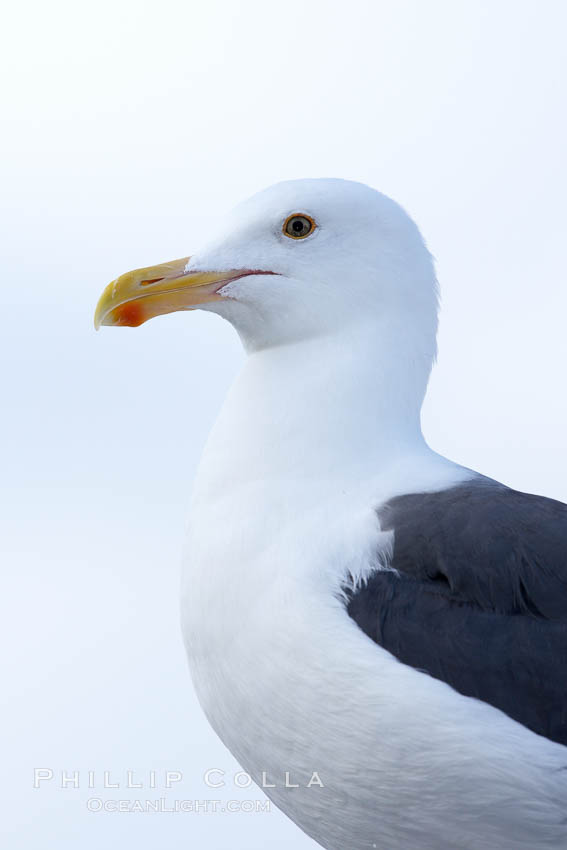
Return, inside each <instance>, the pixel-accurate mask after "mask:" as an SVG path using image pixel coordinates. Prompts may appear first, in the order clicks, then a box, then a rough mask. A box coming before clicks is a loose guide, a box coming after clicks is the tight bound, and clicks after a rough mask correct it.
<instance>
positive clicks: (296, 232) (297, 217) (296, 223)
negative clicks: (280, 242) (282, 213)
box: [282, 213, 316, 239]
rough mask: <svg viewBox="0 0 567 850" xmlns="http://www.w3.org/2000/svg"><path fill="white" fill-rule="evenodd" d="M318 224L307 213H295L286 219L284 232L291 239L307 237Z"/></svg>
mask: <svg viewBox="0 0 567 850" xmlns="http://www.w3.org/2000/svg"><path fill="white" fill-rule="evenodd" d="M315 227H316V224H315V222H314V221H313V219H312V218H311V216H310V215H307V214H306V213H293V215H289V216H288V217H287V218H286V220H285V221H284V226H283V228H282V230H283V232H284V234H285V235H286V236H289V237H290V238H291V239H305V237H306V236H309V234H310V233H312V232H313V231H314V230H315Z"/></svg>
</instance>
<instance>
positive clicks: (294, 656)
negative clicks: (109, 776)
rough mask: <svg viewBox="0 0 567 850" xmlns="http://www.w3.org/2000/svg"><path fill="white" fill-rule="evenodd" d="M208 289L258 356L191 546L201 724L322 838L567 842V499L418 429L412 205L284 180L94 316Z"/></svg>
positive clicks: (429, 287) (205, 486)
mask: <svg viewBox="0 0 567 850" xmlns="http://www.w3.org/2000/svg"><path fill="white" fill-rule="evenodd" d="M195 307H198V308H200V309H204V310H209V311H212V312H215V313H218V314H219V315H220V316H222V317H224V318H225V319H227V320H228V321H229V322H231V323H232V325H233V326H234V328H235V329H236V331H237V332H238V334H239V335H240V338H241V340H242V343H243V346H244V349H245V351H246V354H247V357H246V360H245V363H244V367H243V368H242V370H241V372H240V374H239V375H238V377H237V378H236V381H235V382H234V385H233V386H232V388H231V390H230V392H229V394H228V397H227V399H226V401H225V403H224V406H223V408H222V411H221V413H220V416H219V418H218V420H217V422H216V424H215V426H214V428H213V430H212V433H211V435H210V437H209V439H208V442H207V444H206V447H205V450H204V452H203V457H202V461H201V464H200V468H199V471H198V474H197V477H196V481H195V484H194V490H193V496H192V503H191V509H190V518H189V526H188V539H187V549H186V556H185V558H184V562H185V563H184V581H183V590H182V623H183V633H184V638H185V642H186V646H187V651H188V656H189V660H190V666H191V671H192V676H193V681H194V684H195V688H196V691H197V694H198V697H199V700H200V702H201V705H202V707H203V709H204V711H205V713H206V715H207V717H208V719H209V721H210V723H211V724H212V726H213V728H214V729H215V730H216V732H217V733H218V735H219V736H220V738H221V739H222V740H223V741H224V743H225V744H226V745H227V747H228V748H229V749H230V750H231V751H232V752H233V754H234V755H235V756H236V758H237V759H238V761H239V762H240V763H241V765H242V767H243V768H244V770H245V771H246V772H247V773H249V774H250V776H252V778H253V779H254V780H255V781H256V782H257V783H258V784H259V785H260V786H261V787H263V788H264V790H265V792H266V794H267V795H268V797H270V798H271V800H273V801H274V803H275V804H276V805H277V806H279V808H280V809H282V810H283V811H284V812H285V813H286V814H287V815H288V816H289V817H290V818H291V819H292V820H293V821H295V823H296V824H298V825H299V827H301V829H303V830H304V831H305V833H307V834H308V835H310V836H311V837H312V838H313V839H314V840H315V841H316V842H318V843H319V844H320V845H321V846H322V847H325V848H328V850H346V848H349V850H368V848H384V850H386V848H387V850H402V848H404V850H405V848H410V847H411V848H421V850H449V848H451V850H454V849H455V848H459V850H464V848H469V849H470V850H473V848H474V850H481V848H482V850H488V848H490V850H522V849H523V850H528V848H529V850H538V849H539V848H554V850H559V848H563V850H564V848H565V847H566V846H567V506H566V505H564V504H562V503H560V502H557V501H554V500H552V499H547V498H542V497H539V496H533V495H528V494H526V493H520V492H517V491H515V490H513V489H510V488H509V487H507V486H504V485H503V484H500V483H498V482H496V481H494V480H492V479H490V478H487V477H484V476H483V475H480V474H478V473H476V472H474V471H472V470H470V469H467V468H465V467H463V466H460V465H458V464H456V463H453V462H451V461H450V460H447V459H446V458H444V457H441V456H440V455H439V454H437V453H435V452H434V451H433V450H432V449H431V448H429V446H428V445H427V443H426V442H425V440H424V437H423V436H422V432H421V426H420V408H421V405H422V401H423V397H424V394H425V390H426V385H427V382H428V377H429V373H430V370H431V366H432V363H433V361H434V357H435V353H436V330H437V284H436V278H435V272H434V267H433V262H432V258H431V256H430V254H429V252H428V251H427V248H426V247H425V244H424V242H423V239H422V237H421V235H420V233H419V231H418V229H417V227H416V225H415V224H414V223H413V221H412V220H411V219H410V218H409V217H408V215H407V214H406V213H405V212H404V210H402V209H401V207H400V206H398V205H397V204H396V203H395V202H394V201H392V200H390V199H389V198H387V197H386V196H384V195H382V194H380V193H379V192H376V191H375V190H373V189H371V188H369V187H367V186H364V185H362V184H359V183H354V182H350V181H345V180H335V179H333V180H331V179H329V180H327V179H316V180H294V181H289V182H284V183H280V184H278V185H276V186H272V187H270V188H269V189H267V190H265V191H263V192H260V193H259V194H257V195H255V196H254V197H252V198H251V199H250V200H248V201H246V202H245V203H244V204H242V205H240V206H239V207H237V209H236V210H235V211H234V213H233V214H232V215H231V216H230V217H229V219H228V222H227V223H225V224H224V225H223V226H222V227H221V228H220V229H219V230H218V232H216V233H215V234H214V236H212V238H211V240H210V242H209V243H208V244H207V246H206V247H204V248H203V250H201V251H200V252H199V253H197V254H194V255H193V256H191V257H185V258H183V259H181V260H176V261H174V262H171V263H165V264H163V265H159V266H154V267H150V268H144V269H138V270H136V271H134V272H130V273H128V274H125V275H123V276H122V277H119V278H118V279H117V280H115V281H114V282H113V283H111V284H110V285H109V286H108V287H107V289H106V290H105V292H104V293H103V295H102V297H101V299H100V301H99V304H98V307H97V311H96V318H95V322H96V325H97V327H98V326H99V325H101V324H104V325H131V326H137V325H140V324H142V323H143V322H144V321H146V320H147V319H149V318H151V317H153V316H157V315H160V314H164V313H169V312H172V311H174V310H188V309H194V308H195Z"/></svg>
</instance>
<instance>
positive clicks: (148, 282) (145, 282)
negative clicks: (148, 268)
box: [140, 277, 163, 286]
mask: <svg viewBox="0 0 567 850" xmlns="http://www.w3.org/2000/svg"><path fill="white" fill-rule="evenodd" d="M160 280H163V277H154V278H151V280H141V281H140V286H148V284H150V283H158V282H159V281H160Z"/></svg>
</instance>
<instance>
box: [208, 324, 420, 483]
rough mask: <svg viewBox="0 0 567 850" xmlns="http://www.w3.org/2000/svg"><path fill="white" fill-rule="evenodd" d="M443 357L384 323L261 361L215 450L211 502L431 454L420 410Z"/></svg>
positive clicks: (220, 429)
mask: <svg viewBox="0 0 567 850" xmlns="http://www.w3.org/2000/svg"><path fill="white" fill-rule="evenodd" d="M404 336H405V337H406V339H409V340H410V341H411V347H410V346H409V345H407V346H405V344H404ZM420 346H421V350H420ZM392 352H394V353H392ZM433 354H434V337H433V338H432V337H431V336H430V335H428V336H427V337H426V336H424V337H423V338H422V339H421V340H420V337H419V336H418V335H416V334H415V333H413V331H409V332H408V331H407V330H405V329H404V328H402V327H396V326H394V325H393V324H392V323H391V322H389V323H386V322H383V323H381V322H380V321H379V320H376V319H373V320H372V321H366V322H360V323H357V325H356V326H353V325H350V326H349V327H346V328H345V329H343V330H342V331H340V332H336V333H334V334H332V335H328V336H320V337H317V338H314V339H307V340H303V341H300V342H296V343H293V344H288V345H282V346H278V347H273V348H265V349H262V350H259V351H255V352H253V353H251V354H250V355H249V356H248V358H247V360H246V363H245V365H244V368H243V370H242V372H241V373H240V375H239V376H238V377H237V379H236V381H235V383H234V385H233V387H232V389H231V391H230V393H229V395H228V397H227V399H226V402H225V404H224V407H223V409H222V411H221V414H220V416H219V419H218V421H217V423H216V425H215V427H214V429H213V431H212V433H211V436H210V438H209V443H208V445H207V449H206V451H205V456H204V459H203V465H204V466H206V476H202V477H201V481H203V478H205V477H206V480H207V489H208V490H209V495H213V493H214V491H215V490H216V489H217V488H219V490H222V489H226V487H227V485H229V486H230V485H238V484H240V483H246V482H249V481H255V482H258V481H264V482H266V481H270V482H273V481H274V480H275V479H284V480H288V481H289V480H290V479H293V480H296V481H308V480H314V479H316V480H318V481H319V482H320V481H325V480H329V479H333V480H335V481H336V480H337V476H340V477H341V480H344V479H349V478H350V477H351V476H353V477H357V478H358V479H360V477H361V476H362V477H366V476H369V475H371V474H372V475H375V474H376V473H377V472H378V471H379V470H380V469H381V468H383V467H384V465H387V464H389V463H390V462H392V461H393V460H395V459H396V457H400V456H401V455H404V456H408V455H415V454H416V453H421V452H423V451H427V447H426V445H425V442H424V439H423V436H422V433H421V428H420V408H421V404H422V400H423V396H424V393H425V388H426V384H427V379H428V375H429V370H430V367H431V361H432V358H433ZM345 483H346V482H345ZM211 488H212V491H213V493H211Z"/></svg>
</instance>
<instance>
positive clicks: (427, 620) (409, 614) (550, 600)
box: [347, 476, 567, 744]
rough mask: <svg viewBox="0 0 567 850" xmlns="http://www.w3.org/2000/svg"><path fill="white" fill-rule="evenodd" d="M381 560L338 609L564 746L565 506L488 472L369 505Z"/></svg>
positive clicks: (399, 651) (379, 639) (402, 653)
mask: <svg viewBox="0 0 567 850" xmlns="http://www.w3.org/2000/svg"><path fill="white" fill-rule="evenodd" d="M379 516H380V521H381V526H382V528H383V529H384V530H392V531H393V532H394V551H393V560H392V563H391V566H392V567H393V568H394V570H395V572H392V571H380V572H375V573H373V575H372V576H371V577H370V578H369V580H368V581H367V582H366V583H365V584H364V585H363V586H361V587H360V588H358V589H357V590H356V591H354V592H353V591H351V592H348V591H347V594H348V613H349V614H350V616H351V617H352V618H353V619H354V620H355V621H356V623H357V624H358V625H359V626H360V628H361V629H362V630H363V631H364V632H365V633H366V634H367V635H368V636H369V637H371V638H372V640H374V641H375V642H376V643H378V644H380V646H383V647H384V648H385V649H387V650H388V651H389V652H391V653H393V655H395V656H396V657H397V658H398V659H399V660H400V661H401V662H403V663H405V664H408V665H410V666H412V667H415V668H417V669H419V670H423V671H425V672H427V673H429V674H430V675H431V676H434V677H435V678H437V679H441V680H443V681H444V682H447V683H448V684H449V685H451V686H452V687H453V688H455V690H457V691H459V692H460V693H462V694H465V695H466V696H472V697H477V698H478V699H481V700H483V701H484V702H487V703H490V704H491V705H493V706H496V707H497V708H499V709H501V710H502V711H504V712H506V714H508V715H509V716H510V717H513V718H514V719H515V720H517V721H519V722H520V723H523V724H524V725H525V726H527V727H528V728H530V729H532V730H533V731H534V732H537V733H538V734H540V735H545V736H546V737H548V738H550V739H551V740H554V741H558V742H560V743H562V744H567V505H564V504H562V503H561V502H557V501H554V500H553V499H546V498H543V497H540V496H532V495H529V494H526V493H519V492H517V491H515V490H511V489H510V488H508V487H505V486H504V485H502V484H498V483H497V482H495V481H491V480H490V479H488V478H483V477H482V476H478V478H475V479H473V480H472V481H469V482H466V483H465V484H461V485H459V486H457V487H453V488H450V489H448V490H443V491H440V492H437V493H426V494H423V493H422V494H409V495H404V496H398V497H396V498H394V499H392V500H391V501H390V502H388V503H387V504H385V505H383V506H382V507H381V508H380V509H379Z"/></svg>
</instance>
